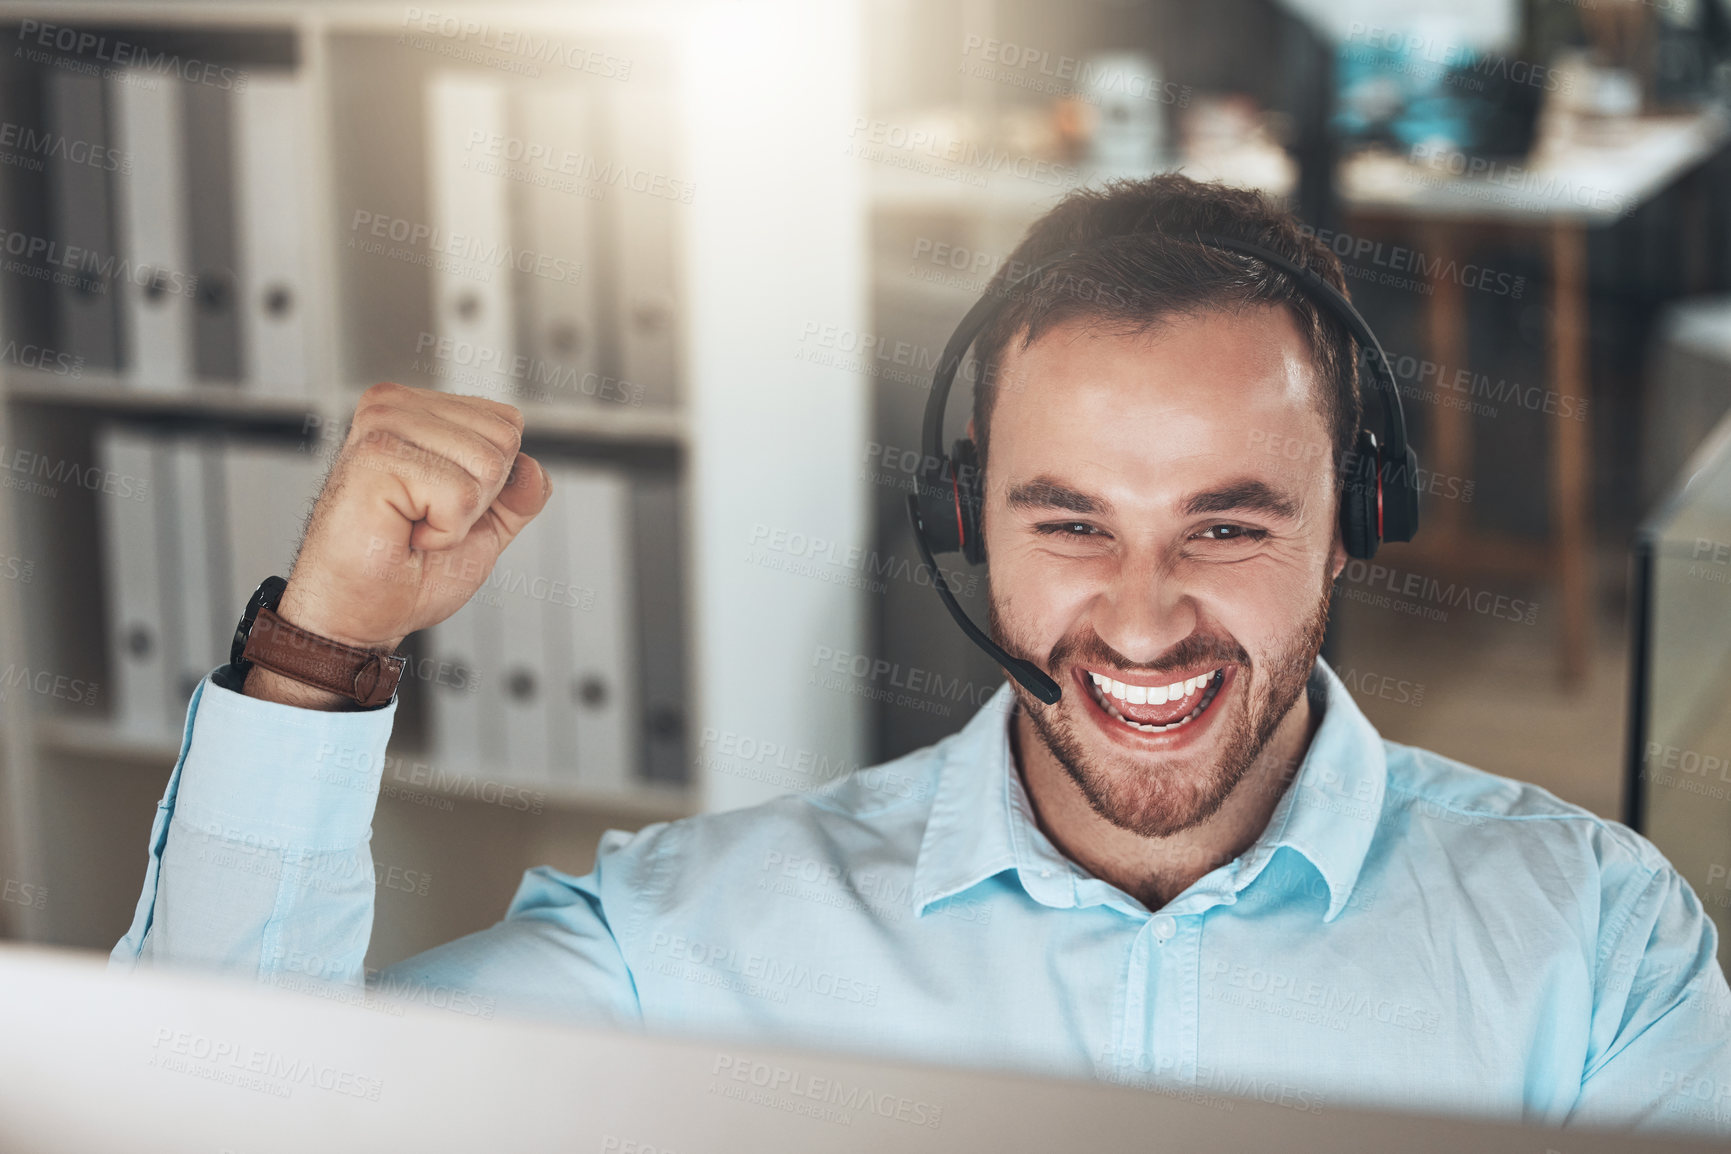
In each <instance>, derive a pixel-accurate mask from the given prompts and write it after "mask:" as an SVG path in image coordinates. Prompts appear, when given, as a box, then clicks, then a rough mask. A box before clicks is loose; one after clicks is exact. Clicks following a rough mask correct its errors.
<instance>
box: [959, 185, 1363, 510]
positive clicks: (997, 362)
mask: <svg viewBox="0 0 1731 1154" xmlns="http://www.w3.org/2000/svg"><path fill="white" fill-rule="evenodd" d="M1202 233H1213V234H1216V235H1219V236H1225V237H1231V238H1233V239H1236V240H1242V241H1247V242H1249V243H1251V244H1255V245H1258V246H1260V247H1262V248H1266V249H1269V250H1270V251H1272V252H1274V253H1276V254H1277V255H1280V256H1283V257H1285V258H1286V259H1287V260H1289V261H1291V262H1292V263H1294V264H1296V265H1298V266H1299V267H1300V268H1307V269H1309V270H1311V271H1313V272H1315V273H1316V274H1317V275H1318V276H1320V277H1321V278H1322V279H1323V280H1324V281H1326V282H1328V283H1329V284H1330V285H1332V286H1334V287H1335V288H1337V289H1339V290H1340V291H1341V292H1342V293H1345V292H1346V278H1345V277H1344V276H1343V275H1342V274H1341V270H1340V262H1339V261H1338V260H1336V259H1335V256H1334V254H1333V253H1331V252H1330V251H1329V250H1328V247H1327V246H1326V245H1324V244H1322V243H1321V242H1319V241H1317V240H1316V239H1315V237H1314V235H1313V234H1307V233H1306V231H1305V230H1302V229H1301V228H1300V226H1299V223H1298V221H1297V219H1296V218H1295V217H1293V215H1292V214H1291V213H1290V212H1287V211H1286V210H1284V209H1282V208H1278V207H1276V206H1274V205H1272V204H1270V203H1269V202H1268V201H1267V200H1266V199H1264V198H1263V196H1262V195H1261V194H1260V193H1257V192H1252V191H1249V190H1246V189H1237V188H1228V187H1226V186H1225V185H1222V184H1203V183H1200V182H1198V181H1195V180H1192V179H1190V178H1189V177H1186V176H1179V175H1176V174H1163V175H1160V176H1154V177H1150V178H1148V179H1146V180H1119V181H1113V182H1111V183H1109V184H1107V185H1106V186H1105V187H1103V188H1100V189H1079V190H1077V191H1076V192H1072V193H1071V194H1070V195H1069V196H1066V197H1065V198H1064V199H1063V201H1062V202H1060V203H1059V204H1058V206H1057V207H1056V208H1054V209H1052V210H1051V211H1050V212H1048V213H1047V214H1046V215H1045V216H1043V217H1041V218H1040V219H1039V220H1038V221H1036V222H1034V224H1033V226H1032V227H1031V228H1029V229H1028V233H1027V235H1026V236H1024V237H1023V238H1022V242H1021V243H1020V244H1019V245H1017V246H1016V250H1015V252H1013V253H1011V254H1010V259H1009V260H1007V261H1005V262H1004V264H1003V266H1002V267H1001V268H999V269H998V271H997V273H996V274H995V275H994V276H993V277H992V281H991V284H990V286H989V287H988V288H987V290H986V292H987V294H988V295H991V294H996V295H998V296H1002V297H1004V298H1005V304H1004V306H1003V307H1002V308H1001V309H1000V311H999V312H998V315H997V316H996V317H995V318H994V319H993V320H992V322H991V323H990V324H989V325H987V326H986V329H985V331H983V332H982V333H981V334H980V338H979V340H978V342H977V343H976V346H975V356H976V358H977V360H978V364H977V366H976V372H975V373H974V382H975V384H974V441H975V444H976V445H977V446H978V449H979V463H980V467H981V469H984V468H986V467H987V455H988V451H989V442H990V429H991V418H992V406H993V403H994V401H995V400H996V394H997V392H998V389H999V388H1001V387H1003V382H1001V381H1000V380H999V379H998V374H999V373H1000V372H1001V370H1002V363H1001V362H1002V359H1003V355H1004V352H1005V350H1006V349H1007V348H1009V345H1010V342H1011V341H1012V340H1014V339H1016V338H1017V337H1018V335H1019V336H1020V338H1021V344H1020V347H1021V348H1024V349H1025V348H1027V347H1028V346H1029V345H1031V344H1033V343H1034V342H1035V341H1036V340H1038V339H1039V337H1040V336H1041V334H1042V333H1044V332H1046V331H1048V330H1049V329H1051V328H1052V327H1053V326H1054V325H1057V324H1059V323H1061V322H1063V321H1066V320H1070V319H1072V318H1077V317H1086V318H1090V319H1095V320H1100V321H1103V322H1106V323H1107V324H1109V325H1113V326H1116V327H1117V328H1118V329H1119V331H1123V332H1127V333H1138V332H1145V331H1147V330H1148V329H1150V328H1153V327H1154V326H1155V325H1157V324H1158V323H1159V322H1160V321H1161V320H1162V319H1164V318H1166V317H1170V316H1173V315H1183V314H1191V315H1194V314H1196V313H1198V312H1201V311H1203V310H1205V309H1223V310H1234V309H1237V308H1241V307H1243V306H1245V305H1250V304H1283V305H1285V306H1286V307H1287V309H1288V310H1290V311H1291V313H1292V316H1293V319H1294V320H1295V321H1297V323H1298V331H1299V333H1300V334H1301V335H1302V336H1303V337H1304V339H1305V341H1306V343H1307V344H1308V345H1309V346H1310V350H1311V353H1312V356H1313V358H1314V361H1315V365H1316V370H1317V382H1318V390H1317V391H1318V397H1317V404H1318V407H1319V408H1320V409H1321V410H1322V416H1323V422H1324V424H1325V425H1326V426H1327V427H1328V429H1329V431H1330V435H1331V440H1332V442H1333V448H1334V475H1335V477H1336V478H1339V477H1341V476H1342V467H1343V464H1344V462H1345V460H1346V458H1347V454H1349V453H1350V452H1351V451H1352V448H1353V442H1354V439H1355V438H1356V436H1357V431H1358V425H1359V419H1360V411H1361V406H1360V401H1359V392H1358V365H1357V362H1356V360H1355V359H1354V357H1353V355H1352V347H1353V346H1352V338H1351V336H1350V335H1349V334H1348V332H1347V331H1346V329H1345V328H1344V327H1343V326H1342V325H1341V324H1340V322H1339V321H1337V320H1335V319H1334V317H1333V315H1332V314H1330V313H1325V312H1323V311H1322V310H1321V308H1320V307H1319V306H1317V305H1316V304H1315V303H1314V302H1313V301H1312V300H1311V298H1310V297H1309V296H1308V295H1306V294H1305V292H1304V291H1303V290H1302V289H1301V288H1299V287H1298V285H1297V284H1296V283H1295V282H1294V279H1293V278H1292V277H1291V276H1289V275H1287V274H1286V273H1284V272H1281V271H1280V270H1279V269H1276V268H1273V267H1271V266H1269V265H1268V264H1266V263H1264V262H1262V261H1259V260H1256V259H1254V258H1251V257H1245V256H1240V255H1238V254H1236V253H1231V252H1226V251H1223V250H1221V249H1219V248H1215V247H1211V246H1206V245H1202V244H1198V243H1196V242H1195V241H1194V239H1186V238H1194V237H1195V236H1197V235H1198V234H1202ZM1066 253H1068V254H1069V255H1063V254H1066ZM1053 258H1058V259H1056V260H1053ZM1045 261H1052V263H1051V264H1050V265H1048V266H1047V267H1046V268H1044V269H1043V270H1042V271H1040V272H1039V274H1038V275H1037V276H1034V277H1032V278H1031V279H1029V280H1027V281H1024V282H1023V283H1022V284H1020V285H1015V286H1014V287H1012V282H1014V281H1016V280H1018V279H1019V278H1022V277H1025V276H1027V274H1028V273H1029V272H1030V271H1032V270H1033V269H1034V268H1035V266H1038V265H1040V264H1042V262H1045Z"/></svg>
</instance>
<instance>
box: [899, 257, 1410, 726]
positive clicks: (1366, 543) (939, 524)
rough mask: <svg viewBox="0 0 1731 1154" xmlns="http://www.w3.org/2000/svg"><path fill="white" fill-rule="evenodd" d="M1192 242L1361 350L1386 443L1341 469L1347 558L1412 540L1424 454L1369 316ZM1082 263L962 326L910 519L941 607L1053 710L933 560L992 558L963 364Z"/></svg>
mask: <svg viewBox="0 0 1731 1154" xmlns="http://www.w3.org/2000/svg"><path fill="white" fill-rule="evenodd" d="M1131 235H1132V236H1134V235H1148V234H1131ZM1123 239H1129V237H1106V238H1103V239H1102V240H1100V241H1097V242H1095V243H1096V244H1106V243H1109V242H1111V241H1116V240H1123ZM1185 239H1190V240H1194V241H1195V242H1196V243H1198V244H1202V245H1206V246H1208V247H1210V248H1216V249H1221V250H1224V251H1227V252H1231V253H1234V254H1236V255H1239V256H1245V257H1249V258H1251V259H1253V260H1259V261H1262V262H1263V263H1264V264H1267V265H1269V266H1271V267H1273V268H1276V269H1279V270H1280V271H1281V272H1284V273H1286V274H1287V275H1288V276H1290V277H1291V278H1292V279H1293V281H1294V283H1295V284H1297V286H1298V287H1299V289H1300V290H1301V291H1302V292H1303V293H1304V294H1305V295H1306V296H1307V297H1309V298H1310V299H1311V301H1312V302H1313V303H1315V304H1316V305H1318V306H1320V307H1321V308H1322V309H1324V310H1325V311H1327V312H1328V313H1330V314H1331V315H1332V316H1333V317H1334V318H1335V319H1336V320H1338V321H1339V322H1340V323H1341V325H1343V326H1344V327H1345V328H1346V330H1347V331H1348V332H1349V333H1351V335H1352V337H1353V339H1354V340H1356V341H1357V342H1358V344H1359V348H1360V351H1361V353H1362V354H1363V355H1364V357H1365V359H1366V361H1367V362H1368V364H1369V367H1370V370H1371V377H1372V379H1373V381H1374V382H1375V385H1376V389H1377V393H1378V395H1379V397H1380V398H1381V404H1380V406H1379V407H1380V409H1381V411H1382V433H1383V435H1382V439H1381V440H1380V441H1379V440H1378V438H1377V436H1376V434H1375V433H1374V432H1372V431H1371V430H1369V429H1365V428H1362V427H1361V428H1360V429H1359V430H1358V434H1357V436H1356V438H1355V439H1354V442H1353V449H1352V452H1351V453H1349V454H1348V457H1347V460H1346V461H1345V462H1344V463H1343V471H1344V473H1345V474H1346V480H1345V484H1344V486H1343V487H1342V492H1341V500H1340V530H1341V539H1342V542H1343V544H1344V545H1345V546H1346V551H1347V554H1348V555H1349V556H1352V557H1358V558H1363V559H1368V558H1370V557H1372V556H1374V555H1375V554H1376V549H1377V545H1378V544H1380V543H1381V542H1383V541H1410V540H1412V539H1413V535H1414V534H1415V533H1417V532H1418V456H1417V454H1416V453H1414V452H1413V449H1412V447H1411V446H1410V445H1408V444H1407V439H1406V414H1405V412H1404V411H1403V410H1402V408H1401V403H1400V386H1399V383H1398V382H1397V381H1396V380H1395V376H1394V370H1393V369H1392V368H1391V367H1390V366H1389V362H1388V356H1387V354H1386V353H1384V352H1383V350H1382V345H1381V343H1380V342H1379V341H1378V340H1377V339H1376V334H1375V333H1373V332H1372V331H1371V328H1370V325H1369V324H1368V323H1366V322H1365V319H1364V317H1362V316H1360V315H1359V312H1358V310H1357V309H1356V308H1354V307H1353V306H1352V302H1351V301H1349V300H1347V298H1346V296H1345V294H1343V293H1341V292H1340V291H1339V290H1338V289H1336V288H1335V287H1334V286H1333V285H1331V284H1329V283H1328V282H1327V281H1325V280H1323V279H1322V278H1321V277H1320V276H1318V275H1317V274H1316V273H1315V272H1313V271H1312V270H1310V269H1308V268H1303V267H1301V266H1299V265H1297V264H1295V263H1293V262H1292V261H1291V260H1288V259H1287V258H1286V257H1283V256H1281V255H1280V254H1279V253H1274V252H1270V251H1268V250H1267V249H1265V248H1262V247H1260V246H1258V245H1255V244H1251V243H1249V242H1247V241H1241V240H1238V239H1237V238H1236V237H1225V236H1212V235H1201V236H1196V237H1191V238H1185ZM1075 255H1076V252H1075V251H1074V250H1070V251H1065V252H1061V253H1058V254H1056V255H1054V256H1052V257H1049V258H1047V259H1046V260H1044V261H1042V262H1040V263H1039V264H1037V265H1035V266H1034V267H1033V268H1031V269H1029V270H1028V271H1027V272H1025V273H1023V274H1022V275H1021V276H1019V277H1017V278H1016V279H1015V280H1013V281H1011V282H1010V283H1008V284H1007V285H1005V286H1004V287H1003V288H1001V289H998V290H996V291H995V293H994V292H992V291H989V292H988V294H987V295H986V296H984V297H981V298H980V299H979V300H977V301H975V302H974V305H973V307H972V308H970V309H969V310H968V312H967V315H966V316H964V317H963V318H962V322H961V324H959V325H957V326H956V331H955V332H954V333H952V334H951V336H950V339H949V343H948V344H946V345H945V346H944V353H943V356H942V357H940V358H939V359H938V364H937V368H936V369H935V370H934V371H933V373H932V388H931V393H930V395H929V396H928V397H927V399H926V413H925V423H924V426H923V428H922V430H921V437H920V470H919V478H918V484H917V485H916V486H915V490H914V495H913V496H911V497H909V498H908V518H909V520H910V521H911V522H912V523H913V530H914V544H915V546H916V547H917V548H918V549H919V553H920V559H921V560H922V561H923V562H924V563H925V566H926V569H927V571H928V572H929V574H930V575H931V579H932V588H933V589H935V590H936V591H937V594H938V597H939V599H941V600H942V601H943V603H944V608H945V609H947V610H949V613H950V616H951V617H953V618H954V619H955V622H956V624H957V625H958V626H960V627H961V630H962V632H963V633H965V634H966V635H967V637H968V640H970V641H972V642H973V643H974V644H975V645H978V646H979V647H980V648H981V649H983V650H985V652H986V653H987V654H988V655H990V656H991V658H992V659H993V660H994V661H996V662H997V663H998V664H999V665H1001V666H1002V667H1003V668H1004V670H1005V671H1006V672H1008V673H1009V675H1010V676H1011V677H1013V678H1015V679H1016V681H1017V682H1019V683H1020V684H1021V685H1022V687H1023V688H1024V689H1026V690H1027V691H1028V692H1029V693H1032V694H1033V695H1034V696H1035V697H1037V698H1039V699H1040V700H1041V701H1043V702H1045V703H1046V704H1047V705H1056V704H1057V703H1058V699H1059V697H1060V696H1061V695H1062V694H1061V690H1060V689H1059V687H1058V683H1057V682H1056V681H1054V680H1053V679H1052V678H1051V676H1050V675H1048V674H1047V673H1046V672H1045V670H1043V669H1041V668H1040V667H1039V666H1037V665H1035V664H1034V663H1033V662H1031V661H1025V660H1023V659H1022V658H1019V657H1012V656H1011V655H1010V654H1009V652H1007V651H1006V650H1005V649H1004V648H1003V646H1001V645H999V644H998V643H997V642H995V641H993V640H992V639H991V637H989V636H987V634H986V632H985V630H983V629H981V628H980V627H979V626H978V625H976V624H974V623H973V621H971V620H969V618H968V615H967V614H966V613H964V612H963V611H962V607H961V605H960V603H958V602H957V601H956V598H955V594H953V593H951V592H950V588H949V586H948V585H946V584H945V583H944V580H943V577H942V575H941V574H940V573H939V572H938V565H937V561H936V560H934V558H933V554H934V553H960V554H962V556H963V557H964V558H965V559H966V560H967V561H969V562H970V563H972V564H975V565H978V564H981V563H982V562H984V561H985V559H986V550H985V542H984V540H983V539H982V538H981V534H980V526H981V522H982V520H983V512H984V501H985V495H984V493H983V492H982V491H981V487H980V468H979V455H978V453H977V451H976V449H975V447H974V443H973V441H972V440H968V439H963V440H959V441H957V442H956V443H955V445H954V446H953V447H952V448H951V450H950V452H949V453H947V454H946V453H945V452H944V409H945V407H946V405H947V403H948V401H949V396H950V386H951V385H953V384H954V383H955V379H956V373H957V371H958V370H960V368H961V365H962V360H963V358H965V357H966V356H967V354H968V349H969V348H971V347H972V346H973V343H974V340H975V339H976V338H977V337H978V336H979V335H980V333H982V332H983V331H985V329H986V326H987V325H989V324H990V323H991V322H992V320H993V318H994V317H996V316H997V314H998V310H999V309H1000V308H1002V307H1003V304H1004V302H1005V301H1006V300H1008V299H1009V298H1010V296H1011V295H1012V294H1013V293H1014V292H1015V290H1016V289H1018V288H1020V287H1021V286H1022V285H1024V284H1027V283H1029V282H1030V281H1033V280H1034V279H1035V278H1036V277H1038V276H1040V274H1042V273H1044V272H1045V271H1046V270H1047V269H1049V268H1051V267H1052V266H1053V265H1055V264H1057V263H1059V262H1060V261H1064V260H1067V259H1069V258H1070V257H1072V256H1075ZM1385 461H1386V462H1388V463H1389V466H1391V467H1392V472H1391V471H1390V468H1386V467H1385V464H1384V462H1385Z"/></svg>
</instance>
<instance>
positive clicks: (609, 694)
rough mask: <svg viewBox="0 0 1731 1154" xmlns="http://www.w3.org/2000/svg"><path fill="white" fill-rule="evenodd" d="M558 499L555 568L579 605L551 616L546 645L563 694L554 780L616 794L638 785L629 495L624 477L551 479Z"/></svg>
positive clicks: (552, 512)
mask: <svg viewBox="0 0 1731 1154" xmlns="http://www.w3.org/2000/svg"><path fill="white" fill-rule="evenodd" d="M551 472H552V474H553V497H552V500H551V501H550V502H549V503H548V507H547V508H546V510H544V511H543V512H542V514H541V516H542V517H545V518H548V519H549V520H554V519H556V520H557V522H558V524H557V525H550V526H549V529H551V530H553V532H550V533H549V535H548V538H547V539H548V541H549V542H550V543H551V552H552V559H551V560H552V564H553V565H554V566H555V567H557V569H559V570H560V571H562V572H563V573H565V574H567V575H568V576H567V577H566V581H567V583H568V584H569V585H570V586H571V588H572V589H573V590H575V593H576V596H575V597H574V598H573V599H574V600H575V601H576V602H577V604H575V605H571V604H560V605H553V606H551V608H552V610H553V612H552V627H551V628H549V629H548V631H547V636H548V639H549V645H550V649H551V653H550V662H551V664H552V667H553V675H554V678H555V680H556V683H557V685H558V687H559V692H558V694H557V696H556V697H554V698H553V700H552V704H551V706H550V708H551V711H552V723H553V749H552V759H553V761H552V764H553V775H552V776H553V779H554V782H555V783H556V784H562V783H567V782H568V783H570V784H572V785H575V786H578V787H581V788H582V789H584V790H585V791H594V792H597V793H619V792H624V791H628V790H630V789H632V788H633V787H635V786H636V785H637V784H638V782H639V780H640V775H639V774H638V770H637V767H638V761H639V745H638V740H637V734H638V729H639V726H638V719H639V716H640V711H639V707H638V700H639V693H638V680H637V662H636V649H635V646H634V645H633V643H632V642H633V637H634V633H635V623H636V619H637V609H636V596H635V591H634V588H633V583H632V580H631V489H630V485H629V483H628V482H627V480H626V478H625V476H624V475H623V474H621V473H619V472H617V471H613V470H607V469H600V468H586V467H575V466H563V467H559V468H556V469H553V470H551Z"/></svg>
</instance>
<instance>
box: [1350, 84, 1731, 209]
mask: <svg viewBox="0 0 1731 1154" xmlns="http://www.w3.org/2000/svg"><path fill="white" fill-rule="evenodd" d="M1727 136H1731V121H1728V119H1727V117H1726V116H1725V114H1724V113H1723V112H1722V111H1720V110H1719V109H1717V108H1711V109H1704V110H1702V111H1699V112H1694V113H1688V114H1685V115H1680V116H1652V117H1643V118H1641V119H1639V120H1634V121H1630V122H1627V123H1625V124H1623V125H1621V126H1620V127H1619V129H1618V130H1616V131H1615V132H1614V134H1608V135H1607V137H1606V138H1604V139H1601V140H1596V141H1595V140H1577V141H1571V142H1568V143H1566V144H1564V143H1558V144H1553V145H1550V146H1541V147H1540V148H1539V149H1538V150H1536V151H1535V153H1534V155H1533V156H1532V157H1531V158H1529V159H1528V160H1526V161H1524V162H1511V161H1500V160H1499V161H1487V160H1483V159H1471V158H1457V159H1456V162H1455V163H1454V164H1453V165H1438V166H1437V167H1436V168H1434V169H1433V168H1427V167H1425V166H1424V165H1422V164H1415V163H1412V162H1410V161H1408V160H1407V159H1406V158H1404V157H1401V156H1395V155H1389V154H1374V153H1364V154H1360V155H1358V156H1355V157H1353V158H1352V159H1350V160H1348V161H1347V162H1345V163H1343V164H1342V165H1341V166H1340V172H1339V183H1340V196H1341V202H1342V204H1343V205H1344V206H1345V207H1346V208H1347V209H1348V210H1349V211H1353V212H1367V213H1377V214H1379V215H1394V216H1408V217H1423V218H1426V219H1438V218H1442V219H1448V220H1460V221H1468V220H1474V221H1488V222H1499V223H1509V224H1536V223H1550V222H1554V221H1558V220H1568V221H1573V222H1576V223H1579V224H1583V225H1595V224H1609V223H1611V222H1612V221H1614V220H1616V219H1617V218H1619V217H1621V216H1623V215H1624V214H1626V213H1628V212H1629V211H1630V210H1632V209H1634V208H1635V207H1636V206H1637V205H1639V204H1640V203H1641V202H1642V201H1645V200H1647V199H1648V198H1650V197H1652V196H1654V195H1656V194H1657V193H1659V192H1660V191H1661V190H1662V189H1664V188H1665V186H1666V185H1668V184H1670V183H1671V182H1672V181H1673V180H1675V179H1677V177H1679V176H1681V175H1682V174H1683V173H1684V172H1686V171H1687V170H1688V169H1690V168H1692V167H1693V166H1694V165H1696V164H1698V163H1700V162H1701V161H1702V160H1705V159H1706V158H1707V157H1708V156H1710V155H1712V153H1713V152H1714V151H1715V150H1717V149H1718V148H1719V146H1720V145H1721V144H1723V143H1724V141H1725V140H1726V138H1727ZM1451 169H1459V170H1461V171H1460V172H1459V174H1456V173H1454V172H1452V171H1451Z"/></svg>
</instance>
